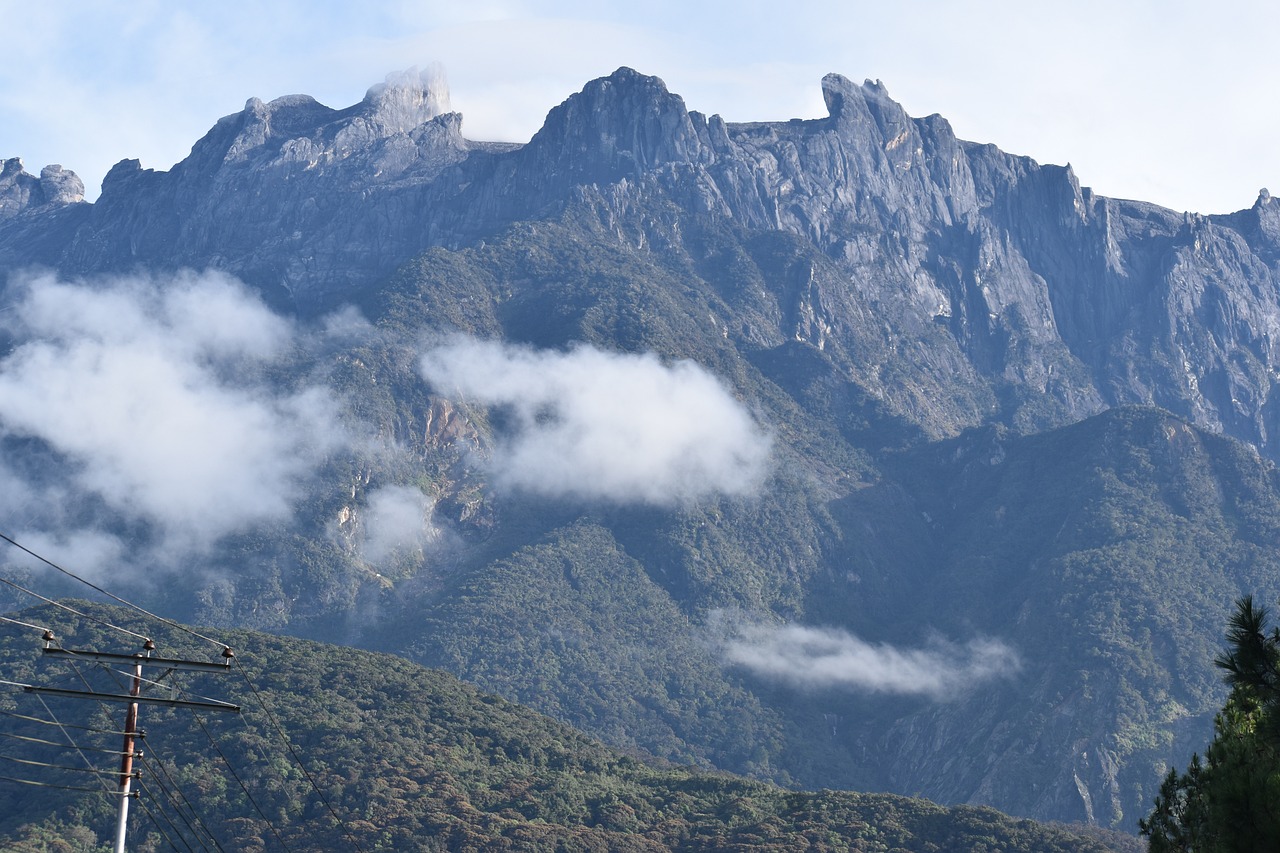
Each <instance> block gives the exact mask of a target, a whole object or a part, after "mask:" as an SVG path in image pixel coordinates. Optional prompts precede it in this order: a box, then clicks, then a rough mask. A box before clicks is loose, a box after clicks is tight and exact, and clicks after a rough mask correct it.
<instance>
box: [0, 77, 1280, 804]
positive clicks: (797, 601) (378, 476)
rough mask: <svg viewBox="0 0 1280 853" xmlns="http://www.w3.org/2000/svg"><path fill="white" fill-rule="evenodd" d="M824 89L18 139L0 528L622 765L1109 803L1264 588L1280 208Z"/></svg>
mask: <svg viewBox="0 0 1280 853" xmlns="http://www.w3.org/2000/svg"><path fill="white" fill-rule="evenodd" d="M822 86H823V92H824V95H825V97H826V103H827V106H828V111H829V115H828V116H827V117H826V118H823V119H818V120H810V121H798V120H797V121H791V122H775V123H753V124H730V123H726V122H724V121H722V120H721V119H719V118H718V117H715V116H712V117H710V118H708V117H705V116H702V115H700V114H698V113H694V112H689V111H688V110H687V109H686V108H685V106H684V104H683V102H682V101H681V99H680V98H679V97H678V96H676V95H674V94H671V93H670V92H668V91H667V90H666V88H665V86H664V85H663V84H662V82H661V81H660V80H658V79H657V78H653V77H646V76H644V75H641V74H638V73H636V72H634V71H631V70H629V69H621V70H619V71H618V72H616V73H615V74H613V75H611V76H609V77H607V78H602V79H600V80H595V81H592V82H590V83H588V84H587V86H586V87H584V89H583V91H582V92H580V93H578V94H575V95H573V96H571V97H570V98H568V99H567V100H566V101H565V102H564V103H563V104H561V105H560V106H559V107H557V108H555V109H554V110H552V111H551V113H550V114H549V115H548V117H547V121H546V123H545V125H544V127H543V128H542V130H540V131H539V133H538V134H536V135H535V136H534V137H533V139H531V140H530V141H529V142H528V143H527V144H525V145H520V146H516V145H501V144H493V143H478V142H473V141H470V140H467V139H466V138H465V137H464V136H463V135H462V124H461V118H460V117H459V116H457V115H456V114H452V113H441V112H440V110H441V106H440V105H441V103H442V102H443V98H442V97H440V95H439V93H433V92H432V91H430V90H429V88H428V87H427V86H426V85H425V84H423V82H422V81H421V80H420V79H418V78H414V77H399V78H394V79H392V80H390V81H389V82H388V83H387V84H385V85H381V86H377V87H374V89H371V90H370V92H369V94H368V96H367V97H366V98H365V99H364V101H362V102H361V103H360V104H357V105H355V106H352V107H350V108H348V109H343V110H333V109H330V108H328V107H324V106H322V105H320V104H317V103H316V102H315V101H313V100H311V99H309V98H305V97H302V96H290V97H287V98H281V99H277V100H274V101H271V102H270V103H263V102H261V101H258V100H251V101H250V102H249V103H248V104H247V105H246V108H245V110H244V111H243V112H241V113H238V114H236V115H233V116H228V117H226V118H224V119H222V120H220V121H219V122H218V123H217V124H216V125H215V126H214V128H213V129H212V130H211V131H210V132H209V133H208V134H207V135H206V136H205V137H204V138H203V139H201V140H200V141H198V142H197V143H196V145H195V146H194V148H193V149H192V153H191V155H190V156H189V157H188V158H187V159H186V160H184V161H183V162H182V163H179V164H178V165H177V166H175V167H174V168H173V169H172V170H170V171H168V172H156V171H151V170H144V169H142V168H141V166H140V164H138V163H137V162H136V161H125V162H123V163H121V164H119V165H118V166H117V167H116V168H115V169H113V170H112V172H111V174H110V175H109V176H108V178H107V179H106V180H105V181H104V185H103V190H102V194H101V196H100V198H99V200H98V201H97V202H96V203H93V204H88V203H85V202H83V201H82V200H81V199H82V195H81V190H80V188H79V186H78V183H77V179H75V178H74V176H73V175H72V174H71V173H70V172H67V171H66V170H62V169H60V168H55V167H49V168H47V169H46V170H44V172H43V173H42V176H41V177H40V178H36V177H34V176H32V175H29V174H27V173H26V172H24V171H23V170H22V169H21V168H20V165H19V164H18V163H17V162H16V161H12V160H11V161H8V162H7V165H6V167H5V170H4V173H3V177H0V268H2V269H4V270H5V271H6V272H7V273H10V275H9V276H8V282H9V283H8V285H7V291H6V296H7V297H8V298H9V301H10V303H11V304H12V305H13V306H14V308H13V310H12V311H10V312H9V316H8V317H7V319H6V323H5V325H4V326H3V328H2V330H0V383H2V387H0V391H2V392H3V393H0V400H5V399H8V400H11V401H21V403H22V404H21V405H18V404H17V403H12V404H8V405H6V404H4V403H2V402H0V427H2V429H0V453H2V455H0V460H2V462H3V467H0V474H2V475H4V476H5V477H6V479H8V480H9V481H10V483H11V485H12V488H10V489H9V490H8V491H7V492H6V494H5V495H4V496H3V497H0V509H3V510H4V512H5V513H6V514H7V515H8V517H9V518H11V519H16V521H14V522H13V523H14V524H21V525H23V526H24V527H25V528H26V530H25V531H24V535H23V537H22V538H23V539H24V540H27V541H34V542H38V543H43V545H47V546H48V547H47V548H45V547H42V548H41V549H40V550H42V551H43V550H51V551H52V550H55V549H56V553H59V554H62V553H66V554H71V555H73V556H76V557H78V558H79V559H82V560H84V561H85V562H86V563H87V564H88V565H90V567H92V568H93V569H94V570H95V571H97V572H98V576H99V577H102V578H110V579H111V580H112V582H113V585H114V584H116V583H118V584H119V585H120V586H121V587H122V588H126V589H128V590H129V591H130V592H131V594H134V595H137V596H139V597H140V598H143V599H144V600H146V601H147V602H148V603H151V604H153V605H154V606H156V607H162V608H164V609H165V612H170V613H174V614H178V615H180V616H181V617H182V618H187V619H191V620H193V621H199V622H202V623H206V624H217V625H236V626H243V627H254V628H261V629H269V630H273V631H283V632H289V633H292V634H295V635H299V636H304V637H311V638H318V639H324V640H328V641H339V642H344V643H349V644H354V645H361V646H365V647H369V648H373V649H377V650H382V651H392V652H396V653H398V654H401V655H403V656H404V657H407V658H409V659H411V660H413V661H416V662H419V663H425V664H427V665H430V666H435V667H440V668H443V669H446V670H448V671H450V672H452V673H454V674H455V675H459V676H462V677H463V678H466V679H468V680H470V681H473V682H475V683H477V684H479V685H480V686H482V687H483V688H485V689H488V690H491V691H494V692H497V693H500V694H502V695H503V696H505V697H506V698H508V699H512V700H517V701H520V702H522V703H526V704H528V705H531V706H532V707H534V708H536V709H538V710H540V711H542V712H544V713H549V714H552V715H553V716H555V717H557V718H559V719H561V720H563V721H566V722H569V723H571V724H573V725H575V726H578V727H581V728H582V729H584V730H586V731H588V732H590V733H592V734H594V735H597V736H599V737H601V738H603V739H605V740H606V741H607V742H609V743H611V744H613V745H615V746H622V747H625V748H629V749H640V750H643V751H645V752H647V753H651V754H654V755H657V756H660V757H662V758H665V759H668V760H672V761H677V762H680V763H692V764H698V765H702V766H704V767H708V768H709V767H718V768H722V769H726V770H732V771H735V772H742V773H748V774H751V775H753V776H756V777H758V778H762V779H766V780H771V781H774V782H778V783H782V784H785V785H790V786H799V787H805V788H819V787H834V788H856V789H859V790H874V791H895V792H898V793H906V794H916V793H921V794H924V795H927V796H930V797H932V798H934V799H936V800H938V801H940V802H945V803H953V804H955V803H973V804H983V805H994V806H997V807H1000V808H1002V809H1004V810H1006V811H1009V812H1011V813H1015V814H1019V815H1025V816H1030V817H1037V818H1042V819H1059V820H1070V821H1075V820H1079V821H1090V822H1094V823H1097V824H1101V825H1103V826H1112V827H1122V828H1130V829H1132V828H1133V827H1134V826H1136V821H1137V818H1138V817H1139V816H1141V815H1142V814H1143V813H1144V812H1145V811H1146V810H1147V809H1148V808H1149V807H1150V804H1151V800H1152V797H1153V796H1154V793H1155V791H1156V788H1157V787H1158V785H1159V781H1160V778H1161V776H1162V775H1163V768H1164V767H1165V766H1166V765H1168V764H1169V763H1175V762H1180V761H1183V760H1185V758H1184V757H1185V754H1186V753H1187V752H1189V751H1191V750H1192V749H1194V748H1196V747H1197V746H1198V745H1199V744H1200V743H1202V742H1203V741H1204V740H1207V738H1208V735H1209V732H1210V730H1211V719H1212V714H1213V711H1214V709H1216V708H1217V707H1220V705H1221V702H1222V699H1223V697H1224V695H1225V693H1224V691H1223V689H1222V687H1221V685H1219V684H1218V683H1217V682H1216V680H1215V676H1214V673H1213V668H1212V664H1211V660H1212V657H1213V655H1214V654H1215V653H1216V650H1217V648H1218V646H1219V642H1218V637H1217V632H1218V630H1219V629H1218V627H1217V626H1219V625H1221V624H1223V622H1224V621H1225V620H1224V617H1225V615H1226V613H1227V609H1228V607H1229V606H1230V603H1231V601H1232V600H1233V599H1234V598H1235V597H1236V596H1237V595H1238V594H1240V593H1241V592H1243V591H1253V592H1256V593H1257V594H1258V595H1259V596H1260V598H1262V599H1268V598H1274V597H1275V595H1276V594H1277V592H1280V590H1277V584H1276V581H1275V578H1276V577H1277V576H1278V575H1277V573H1276V568H1277V566H1276V564H1275V557H1274V556H1273V555H1274V554H1275V553H1277V551H1276V546H1277V544H1280V542H1277V522H1276V519H1278V518H1280V484H1277V481H1276V474H1275V471H1274V467H1273V460H1274V458H1275V456H1276V454H1277V450H1276V447H1275V445H1274V444H1273V443H1272V442H1271V440H1270V432H1271V428H1272V422H1273V419H1274V417H1275V415H1274V411H1273V408H1274V407H1273V406H1272V405H1271V402H1270V400H1271V394H1272V388H1273V383H1274V382H1275V381H1276V377H1277V376H1280V373H1277V368H1276V365H1275V363H1274V357H1273V355H1272V353H1271V349H1270V340H1271V334H1272V330H1271V324H1272V323H1273V321H1274V318H1275V317H1280V310H1277V305H1276V304H1275V302H1276V296H1275V294H1276V293H1277V290H1276V288H1275V287H1274V282H1273V277H1274V276H1275V275H1276V269H1277V268H1276V259H1277V257H1280V254H1278V253H1277V225H1276V223H1277V221H1278V220H1277V218H1276V217H1277V209H1278V208H1277V206H1276V205H1277V202H1276V201H1274V200H1273V199H1271V198H1270V196H1269V195H1267V194H1266V193H1265V192H1264V193H1263V194H1262V195H1261V196H1260V197H1259V199H1258V201H1257V203H1256V204H1255V205H1254V206H1253V207H1252V208H1251V209H1248V210H1244V211H1240V212H1238V213H1235V214H1231V215H1227V216H1199V215H1192V214H1175V213H1174V212H1172V211H1168V210H1164V209H1161V208H1158V207H1155V206H1153V205H1148V204H1144V203H1141V202H1135V201H1122V200H1114V199H1107V198H1103V197H1100V196H1097V195H1095V194H1094V193H1092V192H1091V191H1090V190H1088V189H1087V188H1085V187H1082V186H1081V185H1080V183H1079V181H1078V180H1077V178H1076V176H1075V175H1074V173H1073V172H1072V170H1071V169H1070V167H1057V166H1042V165H1040V164H1037V163H1035V162H1033V161H1031V160H1029V159H1026V158H1021V157H1016V156H1013V155H1009V154H1006V153H1004V152H1002V151H1000V150H999V149H997V148H995V147H993V146H984V145H975V144H973V143H968V142H964V141H962V140H958V139H956V138H955V137H954V135H953V134H952V132H951V130H950V127H949V126H948V125H947V123H946V121H945V120H943V119H942V118H940V117H937V116H932V117H928V118H924V119H915V118H911V117H909V116H907V114H906V113H905V112H904V111H903V109H902V108H901V107H900V106H899V105H897V104H896V103H894V102H893V101H892V100H891V99H890V98H889V96H888V94H887V92H886V91H885V88H884V87H883V86H882V85H880V84H879V83H870V82H868V83H866V84H864V85H862V86H857V85H854V84H852V83H850V82H849V81H847V80H845V79H843V78H840V77H838V76H835V75H832V76H828V77H827V78H825V79H824V80H823V81H822ZM191 269H194V270H196V272H191V271H190V270H191ZM32 270H35V272H32ZM224 274H231V275H234V276H236V277H238V278H239V279H240V280H242V281H244V282H246V283H247V284H248V285H249V287H250V288H252V289H253V291H254V293H256V294H257V295H258V297H260V298H261V299H263V300H265V301H266V302H267V303H268V304H270V305H271V306H273V307H274V309H275V310H276V312H278V313H277V314H274V315H267V314H266V313H265V312H264V311H263V310H262V309H261V307H260V306H257V307H254V305H251V304H249V303H250V302H251V300H249V299H247V298H246V297H245V295H244V294H243V293H242V292H241V291H239V290H236V289H235V288H234V287H232V286H231V285H228V284H227V283H226V281H225V275H224ZM255 304H256V303H255ZM344 306H354V307H355V308H356V309H357V310H358V312H359V315H358V316H357V315H356V314H354V313H353V312H352V311H350V310H349V308H344ZM64 365H65V366H69V367H68V368H67V369H66V370H63V369H62V366H64ZM86 377H89V378H92V379H94V380H95V381H97V380H98V379H99V378H101V380H102V382H101V384H99V385H87V384H86V381H85V380H86ZM125 388H127V389H129V391H128V392H127V393H125V392H124V391H122V389H125ZM192 413H196V414H194V415H193V414H192ZM188 436H190V440H189V441H188V443H187V444H183V441H184V440H187V437H188ZM230 481H234V482H231V484H230V485H228V482H230ZM408 528H412V530H408ZM26 533H29V534H30V535H29V536H28V535H26ZM8 572H9V576H10V577H18V578H20V579H26V580H28V581H29V582H31V583H35V582H38V583H39V584H40V585H41V588H42V589H46V588H47V589H52V590H58V591H60V592H64V593H65V592H71V591H72V590H73V589H74V587H73V586H71V585H69V584H66V585H63V586H59V584H63V583H64V582H63V581H62V580H60V579H58V578H55V577H51V576H49V575H48V574H47V573H45V574H41V573H40V572H41V570H40V569H39V568H38V567H35V566H33V565H30V564H21V563H19V562H18V560H17V558H15V559H14V561H13V563H12V564H11V565H10V566H9V568H8ZM4 595H5V596H7V598H6V599H5V603H7V604H10V605H13V606H25V605H26V604H28V603H29V601H26V600H24V597H23V596H21V595H19V594H18V593H15V592H13V591H11V590H10V591H6V592H5V593H4Z"/></svg>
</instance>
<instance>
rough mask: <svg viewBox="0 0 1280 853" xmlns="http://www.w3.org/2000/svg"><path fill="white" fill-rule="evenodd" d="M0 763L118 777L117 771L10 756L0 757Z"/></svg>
mask: <svg viewBox="0 0 1280 853" xmlns="http://www.w3.org/2000/svg"><path fill="white" fill-rule="evenodd" d="M0 761H12V762H13V763H14V764H26V765H28V766H30V767H45V768H48V769H49V770H70V771H71V772H72V773H92V774H95V775H98V776H119V775H120V771H118V770H102V769H100V768H97V767H68V766H67V765H65V764H50V763H48V762H47V761H36V760H34V759H31V758H15V757H14V756H12V755H0Z"/></svg>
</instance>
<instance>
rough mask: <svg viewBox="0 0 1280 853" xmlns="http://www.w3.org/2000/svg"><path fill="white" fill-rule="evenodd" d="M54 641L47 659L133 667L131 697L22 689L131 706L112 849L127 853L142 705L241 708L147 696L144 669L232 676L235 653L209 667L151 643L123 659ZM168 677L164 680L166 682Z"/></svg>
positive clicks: (48, 639) (50, 638)
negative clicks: (165, 653)
mask: <svg viewBox="0 0 1280 853" xmlns="http://www.w3.org/2000/svg"><path fill="white" fill-rule="evenodd" d="M54 639H55V638H54V635H53V632H52V631H45V633H44V644H45V645H44V654H45V656H47V657H52V658H57V659H60V660H67V661H73V662H74V661H84V662H87V663H98V664H104V663H117V664H131V665H132V666H133V682H132V685H131V688H130V690H129V692H128V693H99V692H97V691H95V690H93V688H92V687H90V688H89V689H88V690H67V689H63V688H59V687H37V686H35V685H30V684H26V685H22V689H23V690H24V691H25V692H27V693H39V694H45V695H51V696H65V697H68V698H72V699H96V700H99V701H107V702H124V703H126V704H127V705H128V709H127V711H126V712H125V722H124V746H123V748H122V749H121V751H120V771H119V778H120V788H119V795H120V810H119V814H118V818H117V821H116V838H115V846H114V847H113V848H112V849H113V851H114V853H124V843H125V831H126V829H127V828H128V823H129V800H130V799H132V798H134V797H137V796H138V792H137V791H134V790H132V781H133V779H134V777H135V775H137V774H136V773H135V772H134V770H133V759H134V758H135V757H140V756H141V753H139V752H135V751H134V748H133V747H134V739H135V738H138V737H142V736H143V735H142V733H141V732H140V731H139V730H138V707H139V706H140V705H168V706H169V707H171V708H195V709H199V710H202V711H226V712H229V713H233V714H238V713H240V706H239V705H232V704H231V703H229V702H218V701H216V700H208V701H205V702H192V701H188V700H184V699H172V698H170V699H165V698H160V697H156V696H143V695H142V684H143V681H144V679H143V677H142V668H143V666H159V667H164V668H165V670H166V671H165V673H164V675H168V674H170V673H172V672H174V671H176V670H183V671H192V672H228V671H230V669H231V659H232V658H233V657H235V653H234V652H232V651H231V649H230V648H224V649H223V650H222V658H223V662H222V663H209V662H207V661H193V660H180V659H178V658H159V657H152V656H151V653H152V652H153V651H155V648H156V644H155V643H154V642H152V641H151V640H147V641H146V642H145V643H144V644H143V646H142V648H143V652H142V653H139V654H134V655H123V654H115V653H113V652H97V651H88V650H80V649H61V648H58V647H56V646H55V645H54ZM164 675H162V676H161V677H162V678H163V677H164ZM86 683H87V682H86Z"/></svg>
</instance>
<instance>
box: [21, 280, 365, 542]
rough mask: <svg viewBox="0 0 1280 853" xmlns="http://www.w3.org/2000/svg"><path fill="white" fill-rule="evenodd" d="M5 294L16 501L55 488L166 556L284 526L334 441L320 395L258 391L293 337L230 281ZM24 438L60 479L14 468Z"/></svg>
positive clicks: (334, 423)
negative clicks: (103, 512)
mask: <svg viewBox="0 0 1280 853" xmlns="http://www.w3.org/2000/svg"><path fill="white" fill-rule="evenodd" d="M9 293H10V294H11V296H12V297H13V298H14V300H15V301H14V304H13V306H12V308H11V310H10V311H9V312H7V313H6V314H5V315H4V317H5V318H6V319H5V326H6V328H5V331H6V332H7V334H8V335H9V336H10V337H11V338H12V340H13V348H12V349H11V351H10V352H9V353H8V355H6V356H5V357H4V358H3V359H0V440H3V441H5V442H6V443H7V444H8V453H7V455H9V456H10V457H11V458H12V459H13V460H14V464H11V465H9V466H7V467H8V470H7V471H5V472H4V474H5V477H6V480H8V481H9V482H7V483H6V487H7V488H9V489H12V490H13V492H14V493H15V494H20V493H26V494H28V495H29V496H30V495H32V494H33V493H42V494H43V495H44V497H45V498H48V497H49V496H50V495H52V493H53V490H57V491H59V492H60V493H61V494H62V496H63V497H64V498H66V499H70V500H71V501H73V502H74V501H76V500H80V501H81V502H83V500H90V501H94V502H97V504H98V505H99V506H105V507H106V508H108V509H109V510H110V511H111V512H112V513H113V514H114V517H116V518H119V519H123V520H124V522H125V523H127V524H134V523H143V524H146V525H149V526H150V527H151V528H152V529H153V530H154V531H156V532H158V533H159V536H160V538H161V539H162V540H163V541H164V542H165V543H166V544H167V545H170V546H173V547H181V548H202V547H207V546H208V545H210V544H211V543H212V542H213V541H215V540H216V539H218V538H219V537H221V536H224V535H226V534H228V533H231V532H233V531H238V530H243V529H246V528H247V527H250V526H252V525H255V524H259V523H262V522H268V521H279V520H284V519H287V518H289V517H290V515H291V513H292V509H293V505H294V502H295V501H296V500H297V499H298V498H299V497H300V495H301V491H302V488H303V485H304V483H305V482H306V481H307V480H308V478H309V477H311V476H312V474H313V472H314V470H315V468H316V467H317V466H318V465H319V464H320V463H321V462H322V461H323V460H324V458H325V457H326V455H327V454H328V453H330V452H331V451H332V450H333V449H335V448H336V447H338V446H340V445H341V443H342V442H343V441H345V438H346V436H345V433H344V430H343V429H342V427H341V426H340V425H339V422H338V418H337V405H336V403H335V401H334V399H333V398H332V396H331V395H330V393H329V392H328V391H327V390H325V389H324V388H322V387H319V386H310V387H295V388H289V389H281V388H278V387H274V386H273V385H272V383H271V382H270V381H269V379H268V378H267V376H266V368H267V367H268V366H270V365H271V364H273V363H274V362H275V360H276V359H278V358H279V357H280V356H281V355H282V354H283V353H285V352H286V350H287V349H288V348H289V347H290V346H291V345H292V343H293V340H294V335H295V330H294V329H293V327H292V326H291V324H290V323H289V322H287V321H286V320H284V319H282V318H280V317H278V316H276V315H274V314H272V313H271V312H270V311H269V310H267V309H266V308H265V307H264V306H263V305H262V303H261V302H260V301H258V300H257V299H256V298H255V297H253V296H252V295H251V294H249V293H248V292H247V291H246V290H245V289H244V287H243V286H242V285H240V284H238V283H237V282H236V281H234V280H232V279H230V278H228V277H225V276H221V275H216V274H209V275H195V274H187V275H181V276H178V277H176V278H173V279H170V280H165V281H160V280H153V279H143V278H118V279H111V280H106V281H101V282H98V283H95V284H86V283H67V282H63V281H59V280H58V279H56V278H54V277H51V276H43V277H36V278H32V279H29V280H27V281H25V282H21V283H18V284H15V285H13V286H11V288H10V290H9ZM32 439H34V440H37V442H38V445H37V446H40V447H44V448H46V450H45V451H43V452H47V453H52V460H53V461H55V462H57V463H59V464H60V465H61V466H62V471H63V472H65V473H66V475H67V479H66V480H65V481H64V482H62V483H59V484H57V485H54V484H52V483H51V482H50V481H49V480H48V478H42V477H41V476H39V472H36V471H33V470H31V469H30V466H27V467H26V468H24V469H23V470H22V471H18V470H15V466H16V465H17V464H18V462H19V461H20V456H21V454H19V455H14V453H15V452H14V450H13V448H14V446H15V442H19V441H24V442H26V444H25V445H24V451H25V452H26V453H30V452H31V449H32V445H31V444H30V441H31V440H32ZM28 511H29V513H33V514H34V515H35V516H37V517H38V518H42V519H43V523H44V524H45V525H52V524H55V523H56V524H58V525H61V524H63V523H66V522H67V521H68V519H66V518H65V517H62V518H55V517H54V516H55V515H62V516H65V514H66V508H65V507H63V508H62V509H61V510H60V511H59V512H57V513H55V512H54V511H53V510H39V511H37V510H36V509H35V507H34V506H32V507H30V508H29V510H28ZM36 526H37V528H38V527H39V524H37V525H36ZM62 535H63V536H64V538H65V536H66V532H65V530H64V532H63V533H62ZM98 550H99V552H100V553H104V554H105V553H106V550H104V549H98Z"/></svg>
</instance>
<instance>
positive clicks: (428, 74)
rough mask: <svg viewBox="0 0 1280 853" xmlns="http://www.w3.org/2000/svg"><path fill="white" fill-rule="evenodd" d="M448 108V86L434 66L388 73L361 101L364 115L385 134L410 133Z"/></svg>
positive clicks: (362, 114) (362, 115) (361, 109)
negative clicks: (425, 68) (432, 67)
mask: <svg viewBox="0 0 1280 853" xmlns="http://www.w3.org/2000/svg"><path fill="white" fill-rule="evenodd" d="M447 112H449V88H448V85H447V84H446V83H445V80H444V75H443V74H441V73H440V72H438V71H436V70H434V69H427V70H424V71H419V70H418V69H417V68H410V69H408V70H407V71H401V72H398V73H394V74H388V75H387V79H386V80H385V81H383V82H382V83H379V84H377V85H376V86H372V87H370V88H369V91H368V92H367V93H365V96H364V100H363V101H362V102H361V103H360V113H361V117H362V118H364V120H365V121H367V122H369V123H370V124H371V125H373V126H375V127H376V128H377V129H378V130H380V131H381V133H382V134H383V135H390V134H392V133H408V132H409V131H411V130H413V129H414V128H415V127H418V126H419V125H421V124H425V123H426V122H428V121H430V120H431V119H433V118H435V117H436V116H439V115H443V114H444V113H447Z"/></svg>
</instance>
